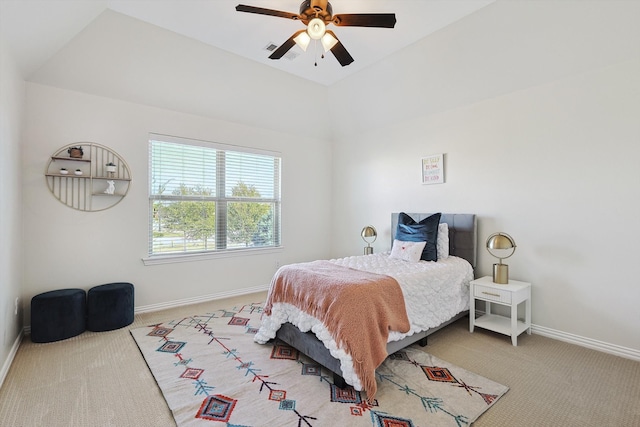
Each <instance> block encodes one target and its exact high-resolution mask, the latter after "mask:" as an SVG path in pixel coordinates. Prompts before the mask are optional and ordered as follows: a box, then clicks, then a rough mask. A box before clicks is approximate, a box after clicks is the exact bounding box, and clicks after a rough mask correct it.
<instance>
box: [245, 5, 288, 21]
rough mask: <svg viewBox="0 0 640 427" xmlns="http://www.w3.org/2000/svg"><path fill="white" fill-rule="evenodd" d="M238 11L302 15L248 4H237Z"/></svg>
mask: <svg viewBox="0 0 640 427" xmlns="http://www.w3.org/2000/svg"><path fill="white" fill-rule="evenodd" d="M236 11H238V12H248V13H257V14H259V15H269V16H277V17H278V18H287V19H300V16H299V15H298V14H297V13H292V12H282V11H280V10H273V9H265V8H263V7H255V6H247V5H246V4H239V5H237V6H236Z"/></svg>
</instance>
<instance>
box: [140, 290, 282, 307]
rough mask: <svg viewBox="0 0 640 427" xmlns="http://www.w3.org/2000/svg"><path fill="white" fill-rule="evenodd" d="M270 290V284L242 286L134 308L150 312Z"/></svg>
mask: <svg viewBox="0 0 640 427" xmlns="http://www.w3.org/2000/svg"><path fill="white" fill-rule="evenodd" d="M268 290H269V285H261V286H254V287H252V288H242V289H239V290H237V291H226V292H220V293H217V294H209V295H202V296H199V297H192V298H185V299H180V300H175V301H169V302H161V303H158V304H149V305H141V306H139V307H136V308H135V309H134V312H135V313H150V312H152V311H159V310H165V309H167V308H174V307H182V306H183V305H191V304H198V303H201V302H207V301H215V300H219V299H224V298H232V297H239V296H242V295H248V294H253V293H256V292H264V291H268ZM256 302H258V301H256Z"/></svg>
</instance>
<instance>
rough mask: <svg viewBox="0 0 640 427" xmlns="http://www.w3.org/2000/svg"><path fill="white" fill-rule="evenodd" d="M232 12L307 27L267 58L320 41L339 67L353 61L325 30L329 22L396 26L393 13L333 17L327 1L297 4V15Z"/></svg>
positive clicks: (246, 8) (256, 9) (240, 7)
mask: <svg viewBox="0 0 640 427" xmlns="http://www.w3.org/2000/svg"><path fill="white" fill-rule="evenodd" d="M236 10H237V11H238V12H248V13H257V14H260V15H269V16H276V17H278V18H287V19H293V20H297V21H302V23H303V24H304V25H306V26H307V28H306V29H305V30H300V31H296V32H295V33H293V35H292V36H291V37H289V38H288V39H287V41H285V42H284V43H283V44H282V45H280V47H278V48H277V49H276V50H274V51H273V53H272V54H271V55H269V58H270V59H280V58H282V57H283V56H284V54H285V53H287V52H288V51H289V50H290V49H291V48H292V47H293V46H294V45H295V44H297V45H298V46H300V47H301V48H302V49H303V50H305V51H306V50H307V46H308V45H309V43H310V42H311V40H320V42H321V43H322V46H323V48H324V51H325V52H327V51H331V53H333V56H335V57H336V59H337V60H338V62H339V63H340V65H342V66H343V67H344V66H345V65H349V64H351V63H352V62H353V58H352V57H351V55H350V54H349V52H347V49H345V47H344V46H343V45H342V43H340V40H338V38H337V37H336V35H335V33H334V32H333V31H330V30H327V29H326V27H327V25H329V24H331V23H333V24H334V25H337V26H349V27H377V28H393V27H394V26H395V25H396V15H395V13H347V14H338V15H334V14H333V8H332V7H331V3H329V2H328V0H305V1H303V2H302V3H301V4H300V13H299V14H298V13H292V12H282V11H279V10H273V9H265V8H262V7H255V6H247V5H244V4H239V5H238V6H236ZM316 65H317V63H316Z"/></svg>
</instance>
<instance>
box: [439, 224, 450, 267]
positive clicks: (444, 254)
mask: <svg viewBox="0 0 640 427" xmlns="http://www.w3.org/2000/svg"><path fill="white" fill-rule="evenodd" d="M436 248H437V249H436V250H437V251H438V259H447V258H449V226H448V225H447V223H446V222H441V223H440V224H438V240H437V241H436Z"/></svg>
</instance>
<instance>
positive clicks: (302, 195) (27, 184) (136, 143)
mask: <svg viewBox="0 0 640 427" xmlns="http://www.w3.org/2000/svg"><path fill="white" fill-rule="evenodd" d="M29 81H30V82H31V83H28V85H27V101H26V104H27V117H26V132H25V135H24V139H23V150H24V153H25V156H24V157H25V158H24V163H23V165H24V187H23V188H24V211H25V216H24V221H25V236H24V238H25V264H26V271H25V277H24V286H23V288H22V294H23V296H24V298H25V299H27V300H28V299H29V298H31V297H32V296H33V295H35V294H37V293H40V292H43V291H47V290H52V289H59V288H63V287H79V288H84V289H89V288H90V287H92V286H95V285H99V284H102V283H108V282H111V281H130V282H132V283H133V284H134V285H135V286H136V307H138V308H140V307H142V308H143V309H144V308H150V307H151V306H153V307H158V306H161V305H162V304H166V303H172V302H176V301H180V300H189V301H192V300H194V299H196V300H197V299H199V298H203V299H204V298H207V297H210V296H216V295H225V294H227V295H228V294H229V293H234V292H235V293H238V292H242V291H243V289H244V290H245V291H246V290H250V289H253V288H255V287H260V286H263V287H264V288H266V287H267V285H268V283H269V281H270V279H271V276H272V275H273V273H274V272H275V270H276V264H277V263H289V262H295V261H301V260H309V259H314V258H326V257H328V254H329V247H330V241H329V240H330V236H329V234H327V233H326V230H327V229H328V228H329V219H330V214H329V212H330V189H331V177H330V175H331V164H330V163H331V152H330V146H329V145H328V144H327V143H326V136H325V135H326V132H327V129H326V126H323V127H318V129H317V130H314V129H313V128H311V130H312V132H311V133H310V132H309V130H310V124H313V122H310V117H313V118H317V119H318V121H319V122H320V123H325V122H326V120H325V119H324V118H325V116H326V112H325V111H326V108H323V106H324V105H325V104H324V103H325V100H326V89H325V88H324V87H323V86H320V85H318V84H314V83H310V82H307V81H304V80H302V79H299V78H295V77H291V76H290V75H289V74H286V73H283V72H280V71H277V70H273V69H271V68H269V67H266V66H264V65H260V64H254V63H253V62H251V61H249V60H247V59H244V58H240V57H237V56H234V55H231V54H229V53H228V52H225V51H222V50H220V49H216V48H213V47H211V46H208V45H205V44H203V43H200V42H196V41H194V40H192V39H189V38H187V37H182V36H179V35H177V34H175V33H173V32H171V31H167V30H163V29H161V28H158V27H155V26H153V25H149V24H146V23H144V22H141V21H138V20H136V19H133V18H130V17H126V16H124V15H121V14H119V13H116V12H113V11H110V10H107V11H105V12H104V13H102V14H101V15H100V16H99V17H98V18H96V20H95V21H94V22H92V23H91V24H90V25H89V26H87V27H86V28H85V29H84V30H83V31H82V32H81V33H80V34H79V35H78V36H77V37H75V38H74V39H73V40H72V41H71V42H69V43H68V44H67V45H66V46H65V47H64V48H63V49H61V50H60V51H59V52H58V53H57V54H56V55H54V56H53V57H52V58H51V59H50V60H49V61H48V62H47V63H46V64H44V66H43V67H42V68H40V69H39V70H38V71H36V72H35V73H34V74H33V75H32V76H31V77H30V78H29ZM89 94H92V95H89ZM302 94H304V96H310V97H312V98H315V99H318V100H319V103H318V105H315V104H313V105H306V104H305V107H304V108H301V105H302V102H303V100H304V96H303V95H302ZM149 132H154V133H160V134H167V135H173V136H180V137H186V138H195V139H202V140H205V141H214V142H220V143H226V144H236V145H243V146H249V147H256V148H262V149H267V150H272V151H279V152H281V154H282V159H283V166H282V195H283V203H282V226H283V227H282V244H283V249H282V251H281V252H276V253H269V254H261V255H252V256H235V257H228V258H216V259H213V260H209V261H198V262H188V263H177V264H168V265H155V266H144V265H143V263H142V261H141V259H142V258H143V257H145V256H147V251H148V241H147V240H148V199H147V194H148V191H147V185H148V177H147V170H148V167H147V166H148V151H147V150H148V149H147V144H148V135H149ZM82 141H91V142H96V143H99V144H102V145H105V146H107V147H109V148H111V149H113V150H115V151H116V152H117V153H118V154H119V155H121V156H122V157H123V158H124V159H125V160H126V162H127V163H128V165H129V166H130V168H131V171H132V175H133V182H132V185H131V189H130V191H129V193H128V195H127V196H126V197H125V199H124V200H123V201H122V202H121V203H119V204H118V205H116V206H115V207H113V208H111V209H109V210H106V211H102V212H90V213H89V212H79V211H75V210H73V209H71V208H68V207H65V206H64V205H62V204H61V203H59V202H58V201H57V200H56V199H55V198H54V197H53V196H52V195H51V194H50V193H49V190H48V189H47V185H46V182H45V178H44V176H43V173H44V168H45V166H46V164H47V161H48V159H49V157H50V156H51V155H52V154H53V152H54V151H56V150H57V149H59V148H60V147H63V146H65V145H67V144H71V143H75V142H82ZM309 224H313V227H311V228H310V227H308V225H309ZM28 315H29V313H28V310H27V313H25V316H26V318H25V320H26V321H27V324H28V323H29V321H28Z"/></svg>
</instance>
